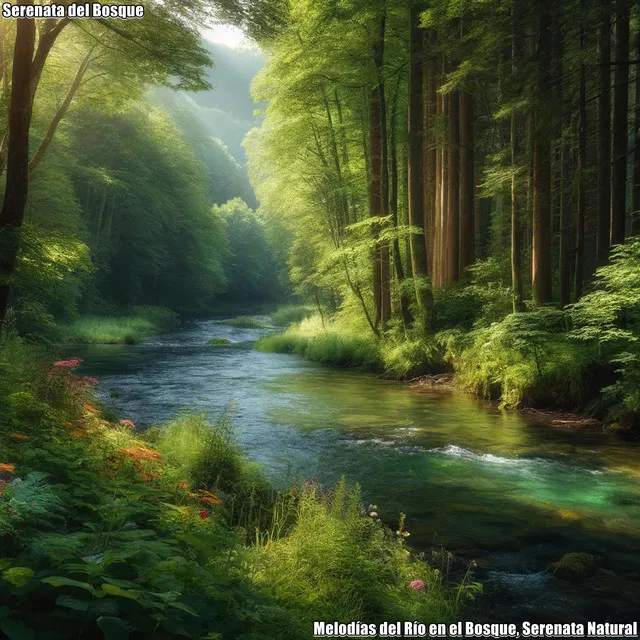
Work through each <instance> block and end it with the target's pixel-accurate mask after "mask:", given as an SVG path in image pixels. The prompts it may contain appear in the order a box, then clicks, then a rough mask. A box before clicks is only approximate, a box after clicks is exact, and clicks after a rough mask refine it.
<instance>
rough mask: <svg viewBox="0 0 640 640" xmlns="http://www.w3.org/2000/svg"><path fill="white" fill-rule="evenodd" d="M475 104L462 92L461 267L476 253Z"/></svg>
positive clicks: (470, 97)
mask: <svg viewBox="0 0 640 640" xmlns="http://www.w3.org/2000/svg"><path fill="white" fill-rule="evenodd" d="M474 112H475V104H474V98H473V96H472V95H471V93H469V92H468V91H464V90H462V92H461V93H460V268H459V272H460V273H461V274H462V273H464V270H465V269H466V268H467V267H468V266H470V265H472V264H473V260H474V254H475V247H474V245H475V242H474V240H475V222H474V197H473V196H474V188H473V187H474V171H473V169H474V167H473V162H474V159H473V155H474V154H473V151H474V139H473V135H474V133H473V122H474Z"/></svg>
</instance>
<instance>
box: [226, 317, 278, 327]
mask: <svg viewBox="0 0 640 640" xmlns="http://www.w3.org/2000/svg"><path fill="white" fill-rule="evenodd" d="M216 324H224V325H226V326H227V327H236V328H237V329H266V328H267V327H268V326H269V325H268V324H267V323H266V322H263V321H262V320H258V319H257V318H249V317H244V316H240V317H239V318H229V319H228V320H218V321H217V322H216Z"/></svg>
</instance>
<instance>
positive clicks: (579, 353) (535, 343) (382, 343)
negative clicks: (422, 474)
mask: <svg viewBox="0 0 640 640" xmlns="http://www.w3.org/2000/svg"><path fill="white" fill-rule="evenodd" d="M561 313H562V312H555V311H553V310H549V312H548V314H547V315H548V316H549V318H547V319H546V322H547V323H548V324H550V325H551V326H548V327H545V326H544V325H543V324H542V326H538V327H537V328H536V329H535V330H534V328H532V327H530V326H528V324H531V321H532V322H533V323H534V324H535V323H536V322H537V323H538V324H541V322H540V318H539V317H535V316H539V313H538V314H513V315H510V316H507V317H506V318H505V320H503V321H502V322H500V323H494V324H493V325H491V326H490V327H488V328H479V329H472V330H469V331H467V332H462V331H460V330H443V331H439V332H437V333H435V334H433V335H432V336H429V337H420V336H416V335H415V334H413V335H412V334H411V333H408V332H404V331H400V330H393V331H389V332H387V333H386V334H384V335H382V336H380V337H376V336H374V335H373V333H372V332H371V331H368V332H367V331H366V329H365V328H364V327H358V328H357V329H355V330H354V329H353V328H352V327H350V326H349V324H348V323H345V322H343V321H341V320H340V318H338V319H337V320H335V321H331V320H328V319H326V318H320V317H319V316H313V317H312V318H309V319H306V320H304V321H302V322H300V323H294V324H292V325H290V326H289V327H288V328H287V329H286V330H285V331H284V332H283V333H280V334H275V335H267V336H264V337H262V338H260V340H258V342H257V343H256V348H258V349H260V350H262V351H265V352H274V353H290V354H296V355H301V356H304V357H306V358H309V359H310V360H313V361H316V362H319V363H321V364H324V365H328V366H332V367H339V368H346V369H354V370H358V371H367V372H371V373H376V374H378V375H379V376H381V377H385V378H390V379H397V380H405V381H408V382H409V383H410V384H411V385H412V386H418V387H421V388H435V387H437V388H439V389H443V388H446V387H455V388H457V389H461V390H463V391H466V392H469V393H472V394H474V395H476V396H477V397H479V398H482V399H486V400H490V401H492V402H495V403H497V404H498V406H500V407H501V408H510V409H517V410H521V411H539V412H542V413H541V414H540V415H545V413H544V412H546V414H547V415H548V416H555V418H550V419H552V420H553V419H557V420H563V419H566V420H568V421H572V422H574V423H575V424H578V423H583V424H586V423H589V424H591V425H593V424H595V423H615V424H616V428H619V429H620V430H621V431H625V429H628V428H629V427H630V426H631V407H630V406H627V405H625V402H624V399H622V398H620V397H616V395H615V394H614V393H612V392H613V391H614V390H615V386H616V384H618V381H619V378H620V376H619V375H618V374H616V373H615V372H614V371H613V367H612V366H611V365H610V364H609V363H607V362H606V361H605V360H604V358H603V357H602V355H601V354H599V353H598V351H597V349H595V348H594V347H593V346H591V345H588V344H586V345H585V344H583V343H582V342H580V341H579V340H577V339H574V338H573V337H572V336H571V335H570V333H569V332H568V331H561V330H558V329H557V327H558V325H561V324H562V322H563V320H562V317H556V316H559V315H560V314H561ZM552 316H553V317H552ZM520 325H525V326H524V327H523V326H520ZM554 325H555V327H556V330H554V328H553V326H554ZM520 334H526V335H527V340H528V341H527V342H526V343H524V342H520V340H521V338H520V337H519V335H520ZM605 387H607V389H604V388H605ZM567 416H568V417H567Z"/></svg>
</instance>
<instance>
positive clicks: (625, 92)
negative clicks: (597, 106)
mask: <svg viewBox="0 0 640 640" xmlns="http://www.w3.org/2000/svg"><path fill="white" fill-rule="evenodd" d="M615 15H616V46H615V60H614V62H615V72H614V77H615V86H614V95H613V179H612V184H611V186H612V192H611V244H612V245H614V244H621V243H622V242H624V236H625V225H626V219H627V216H626V209H627V142H628V137H627V136H628V131H629V122H628V117H629V18H630V9H629V2H628V0H617V3H616V14H615Z"/></svg>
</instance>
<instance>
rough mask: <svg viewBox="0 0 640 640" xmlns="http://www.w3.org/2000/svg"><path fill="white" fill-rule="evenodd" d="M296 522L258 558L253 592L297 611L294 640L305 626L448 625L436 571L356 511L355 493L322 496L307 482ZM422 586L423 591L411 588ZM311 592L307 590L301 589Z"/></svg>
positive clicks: (451, 610) (447, 604) (449, 610)
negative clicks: (266, 592) (260, 589)
mask: <svg viewBox="0 0 640 640" xmlns="http://www.w3.org/2000/svg"><path fill="white" fill-rule="evenodd" d="M298 491H299V492H300V494H301V495H300V498H299V501H298V504H297V517H296V520H295V524H294V525H293V526H292V527H291V529H290V531H289V532H288V535H287V536H286V537H282V538H280V539H279V540H275V541H272V542H271V543H270V544H269V545H268V546H267V547H266V549H264V550H263V551H262V552H261V553H260V555H259V556H258V570H259V572H258V575H257V581H258V583H259V584H262V585H264V586H265V588H269V589H270V590H271V591H272V592H273V593H274V594H275V596H276V598H277V600H278V601H280V602H282V603H284V604H285V605H286V606H288V607H295V608H296V609H298V610H300V611H301V614H302V619H301V622H304V624H301V625H300V626H299V630H298V633H299V634H300V635H299V637H304V636H305V629H306V628H309V625H310V623H311V622H312V621H313V620H318V619H319V620H362V621H364V620H366V621H371V622H381V621H383V620H391V619H394V620H396V619H397V620H413V619H419V620H424V621H426V622H435V621H439V622H440V621H443V620H449V619H452V618H451V616H454V615H455V607H453V606H452V603H451V601H450V600H449V599H448V598H447V596H445V594H444V590H443V585H442V579H441V576H440V573H439V571H438V570H437V569H432V568H431V567H429V566H428V565H427V564H426V563H424V562H421V561H418V560H416V558H415V557H414V556H412V554H411V553H410V552H409V550H408V549H407V547H406V545H405V544H404V537H405V535H406V532H405V531H404V529H403V528H402V527H401V529H400V530H398V531H397V532H396V533H393V532H392V531H390V530H389V529H387V528H386V527H385V526H383V525H382V523H381V522H380V521H379V520H378V518H377V513H376V512H375V507H374V506H373V505H371V506H370V507H369V510H366V511H365V510H364V509H363V508H362V506H361V499H360V493H359V488H358V487H357V486H355V487H353V488H349V487H347V486H346V484H345V481H344V479H343V480H342V481H341V482H340V483H339V484H338V485H337V486H336V487H335V489H334V490H333V491H332V492H331V493H329V494H326V493H325V492H324V491H323V490H322V489H321V488H320V487H318V486H317V485H316V484H315V483H313V482H307V483H306V486H304V487H302V488H301V489H299V490H298ZM414 580H422V581H423V582H424V584H425V586H426V588H425V590H424V591H416V590H413V589H412V588H411V583H412V581H414ZM309 587H311V588H309Z"/></svg>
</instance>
